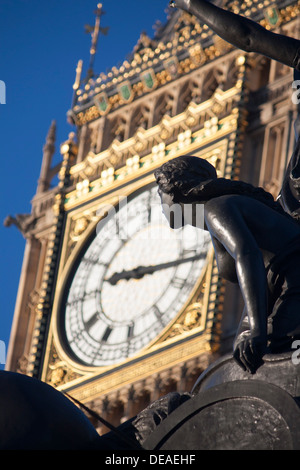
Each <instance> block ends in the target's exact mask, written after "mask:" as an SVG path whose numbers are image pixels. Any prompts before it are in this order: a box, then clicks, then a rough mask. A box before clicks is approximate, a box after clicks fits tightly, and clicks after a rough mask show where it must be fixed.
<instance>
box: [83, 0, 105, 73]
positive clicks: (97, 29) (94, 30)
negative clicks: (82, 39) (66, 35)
mask: <svg viewBox="0 0 300 470" xmlns="http://www.w3.org/2000/svg"><path fill="white" fill-rule="evenodd" d="M104 14H105V12H104V11H103V10H102V3H98V5H97V10H96V11H95V15H96V20H95V26H90V25H85V31H86V33H90V34H91V36H92V44H91V49H90V63H89V68H88V72H87V77H86V80H87V81H88V80H89V79H90V78H91V77H93V76H94V61H95V54H96V50H97V44H98V38H99V34H100V33H102V34H104V35H106V34H107V32H108V29H109V28H108V27H106V28H102V27H101V26H100V19H101V16H102V15H104Z"/></svg>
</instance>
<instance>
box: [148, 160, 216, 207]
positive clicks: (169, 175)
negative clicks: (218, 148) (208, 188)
mask: <svg viewBox="0 0 300 470" xmlns="http://www.w3.org/2000/svg"><path fill="white" fill-rule="evenodd" d="M154 175H155V178H156V182H157V184H158V186H159V188H160V189H161V191H163V192H164V193H167V194H171V195H172V196H173V198H174V202H183V200H182V199H183V198H184V197H185V196H188V193H189V192H190V190H191V188H193V187H195V186H198V185H199V182H202V181H206V180H208V179H211V178H217V173H216V170H215V168H214V167H213V166H212V165H211V164H210V163H209V162H208V161H206V160H203V159H201V158H198V157H192V156H190V155H184V156H182V157H177V158H174V159H173V160H169V161H168V162H166V163H164V164H163V165H162V166H161V167H160V168H157V170H155V172H154Z"/></svg>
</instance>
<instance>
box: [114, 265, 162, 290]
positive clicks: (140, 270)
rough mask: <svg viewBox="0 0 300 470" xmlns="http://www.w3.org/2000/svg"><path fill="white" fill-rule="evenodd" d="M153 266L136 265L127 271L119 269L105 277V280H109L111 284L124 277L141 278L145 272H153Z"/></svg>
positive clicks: (126, 278)
mask: <svg viewBox="0 0 300 470" xmlns="http://www.w3.org/2000/svg"><path fill="white" fill-rule="evenodd" d="M153 267H154V266H138V267H137V268H134V269H129V270H128V271H125V270H124V269H123V271H120V272H118V273H114V274H113V275H112V276H111V277H109V278H106V279H105V281H107V282H109V283H110V284H111V285H112V286H114V285H116V284H117V282H119V281H121V280H122V279H125V280H126V281H128V279H141V278H142V277H143V276H144V275H145V274H151V273H152V272H153V269H152V270H151V268H153Z"/></svg>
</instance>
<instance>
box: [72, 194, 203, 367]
mask: <svg viewBox="0 0 300 470" xmlns="http://www.w3.org/2000/svg"><path fill="white" fill-rule="evenodd" d="M209 244H210V237H209V234H208V233H207V232H204V231H202V230H199V229H196V228H194V227H191V226H189V225H187V226H185V227H183V228H182V229H179V230H172V229H170V227H169V225H168V223H167V221H166V219H165V217H164V216H163V214H162V208H161V202H160V198H159V196H158V194H157V187H156V186H155V187H152V188H150V189H146V190H143V192H141V193H139V194H138V195H136V196H135V197H134V198H133V199H131V200H130V201H129V202H128V203H127V204H126V205H123V206H122V207H121V208H120V209H119V211H117V212H115V213H113V214H112V216H111V217H107V220H106V219H104V220H103V221H102V222H101V229H100V231H98V234H97V236H96V237H95V238H94V240H93V241H92V242H91V244H90V245H89V247H88V248H87V250H86V252H85V254H84V256H83V257H82V258H81V260H80V263H79V265H78V267H77V270H76V272H75V274H74V276H73V278H72V280H71V283H70V289H69V292H68V295H67V300H66V306H65V312H64V325H65V326H64V328H65V337H66V341H67V344H68V347H69V349H70V351H71V353H72V355H73V356H75V358H76V359H77V360H79V361H80V362H81V363H83V364H86V365H90V366H106V365H111V364H116V363H118V362H121V361H123V360H125V359H127V358H128V357H130V356H132V355H134V354H135V353H137V352H138V351H140V350H141V349H143V348H144V347H145V346H147V344H149V343H150V342H151V341H152V340H153V339H155V337H157V336H158V334H159V333H160V332H161V331H162V330H163V329H164V328H165V327H166V326H167V325H168V324H169V323H170V321H171V320H172V319H173V318H174V317H175V315H176V314H177V313H178V312H179V310H180V309H181V308H182V307H183V306H184V305H185V303H186V302H187V300H188V298H189V296H190V294H191V292H192V290H193V288H194V286H195V283H196V282H197V279H198V278H199V276H200V274H201V271H202V269H203V266H204V263H205V260H206V255H207V251H208V247H209Z"/></svg>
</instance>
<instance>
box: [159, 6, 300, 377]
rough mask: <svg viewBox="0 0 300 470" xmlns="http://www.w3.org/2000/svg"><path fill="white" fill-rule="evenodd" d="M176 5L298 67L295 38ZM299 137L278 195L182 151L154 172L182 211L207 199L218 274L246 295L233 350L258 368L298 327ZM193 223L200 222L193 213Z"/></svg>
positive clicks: (248, 366)
mask: <svg viewBox="0 0 300 470" xmlns="http://www.w3.org/2000/svg"><path fill="white" fill-rule="evenodd" d="M171 6H176V7H179V8H182V9H184V10H186V11H188V12H189V13H192V14H194V15H195V16H196V17H197V18H199V19H200V20H201V21H203V22H204V23H206V24H207V25H208V26H210V27H211V28H212V29H213V30H214V31H215V32H216V33H217V34H218V35H219V36H221V37H222V38H223V39H225V40H226V41H228V42H230V43H232V44H233V45H234V46H236V47H239V48H241V49H243V50H245V51H251V52H258V53H261V54H263V55H266V56H268V57H270V58H272V59H275V60H278V61H280V62H283V63H284V64H286V65H289V66H290V67H294V68H295V69H296V71H297V70H298V69H299V70H300V62H299V57H300V56H299V51H300V41H298V40H296V39H293V38H289V37H286V36H282V35H279V34H275V33H273V32H270V31H267V30H265V29H264V28H262V27H261V26H260V25H258V24H256V23H255V22H253V21H252V20H249V19H247V18H244V17H242V16H240V15H236V14H234V13H231V12H229V11H226V10H224V9H222V8H219V7H218V6H216V5H214V4H213V3H210V2H208V1H205V0H173V1H172V2H171ZM299 145H300V143H299V141H298V143H297V145H296V148H295V151H294V154H293V156H292V158H291V161H290V164H289V166H288V169H287V171H286V175H285V178H284V182H283V185H282V189H281V192H280V195H279V197H278V200H277V201H274V199H273V197H272V196H271V194H269V193H267V192H265V191H264V190H263V189H262V188H254V187H253V186H251V185H249V184H246V183H243V182H237V181H230V180H225V179H223V178H221V179H220V178H217V175H216V173H215V171H214V168H213V167H212V166H211V167H209V164H208V162H206V161H204V160H202V159H200V158H197V157H191V156H184V157H179V158H176V159H174V160H171V161H169V162H167V163H165V164H164V165H163V166H162V167H161V168H159V169H158V170H156V172H155V177H156V181H157V183H158V186H159V194H160V196H161V200H162V204H163V205H167V206H168V207H169V208H170V207H172V206H173V205H174V204H180V205H181V207H182V210H183V214H184V209H185V208H187V207H190V205H191V204H192V205H193V206H194V207H195V205H196V204H204V211H205V224H206V229H208V230H209V232H210V234H211V237H212V241H213V245H214V249H215V253H216V259H217V264H218V268H219V272H220V275H221V276H222V277H224V278H225V279H227V280H229V281H231V282H238V283H239V285H240V288H241V292H242V295H243V298H244V302H245V313H244V315H243V318H242V321H241V325H240V328H239V331H238V334H237V337H236V340H235V343H234V357H235V359H236V360H237V362H238V363H239V364H240V365H241V366H242V367H243V368H244V369H245V370H247V371H249V372H252V373H254V372H255V371H256V370H257V368H258V367H259V366H260V365H261V364H262V357H263V355H264V354H265V352H266V351H267V347H268V350H269V351H270V352H279V351H282V350H284V349H286V348H289V347H290V346H291V344H292V342H293V341H294V340H295V338H297V337H298V336H299V335H300V276H299V274H300V268H299V266H300V225H299V223H298V219H299V213H300V193H299V181H300V179H299V176H300V175H299V170H300V164H299V154H300V149H299ZM166 213H168V211H166ZM169 222H171V221H169ZM189 223H191V224H192V225H195V218H194V219H193V220H192V221H191V220H190V221H189ZM170 225H171V226H172V222H171V223H170Z"/></svg>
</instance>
